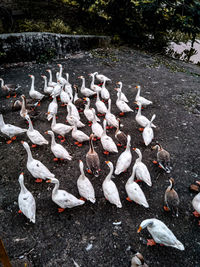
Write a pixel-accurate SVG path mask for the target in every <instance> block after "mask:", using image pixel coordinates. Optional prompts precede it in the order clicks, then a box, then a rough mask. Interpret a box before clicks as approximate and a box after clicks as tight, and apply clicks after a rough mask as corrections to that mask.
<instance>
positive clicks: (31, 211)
mask: <svg viewBox="0 0 200 267" xmlns="http://www.w3.org/2000/svg"><path fill="white" fill-rule="evenodd" d="M18 181H19V184H20V187H21V190H20V193H19V196H18V205H19V209H20V210H19V212H22V213H23V214H24V215H25V216H26V217H27V218H28V219H29V220H30V222H33V223H35V214H36V203H35V199H34V197H33V195H32V194H31V192H30V191H29V190H28V189H27V188H26V187H25V185H24V173H23V172H22V173H21V174H20V176H19V179H18Z"/></svg>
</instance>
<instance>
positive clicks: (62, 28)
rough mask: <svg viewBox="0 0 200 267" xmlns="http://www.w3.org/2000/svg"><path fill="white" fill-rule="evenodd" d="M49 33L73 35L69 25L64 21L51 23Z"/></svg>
mask: <svg viewBox="0 0 200 267" xmlns="http://www.w3.org/2000/svg"><path fill="white" fill-rule="evenodd" d="M48 31H50V32H54V33H65V34H66V33H71V28H70V27H69V26H68V25H65V23H64V22H63V20H61V19H54V20H53V21H52V22H51V24H50V27H49V29H48Z"/></svg>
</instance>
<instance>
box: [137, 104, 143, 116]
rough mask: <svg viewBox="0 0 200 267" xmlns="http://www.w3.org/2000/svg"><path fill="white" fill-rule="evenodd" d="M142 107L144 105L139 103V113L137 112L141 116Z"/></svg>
mask: <svg viewBox="0 0 200 267" xmlns="http://www.w3.org/2000/svg"><path fill="white" fill-rule="evenodd" d="M141 109H142V105H141V104H139V106H138V113H137V115H139V116H141Z"/></svg>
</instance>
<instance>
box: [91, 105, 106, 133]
mask: <svg viewBox="0 0 200 267" xmlns="http://www.w3.org/2000/svg"><path fill="white" fill-rule="evenodd" d="M92 112H93V120H92V127H91V128H92V132H93V133H94V134H95V136H97V137H98V138H101V136H102V134H103V128H102V126H101V124H100V123H98V122H97V120H96V116H95V110H94V109H92Z"/></svg>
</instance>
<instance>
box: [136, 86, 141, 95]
mask: <svg viewBox="0 0 200 267" xmlns="http://www.w3.org/2000/svg"><path fill="white" fill-rule="evenodd" d="M137 89H138V91H137V95H136V97H139V96H140V86H138V87H137Z"/></svg>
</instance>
